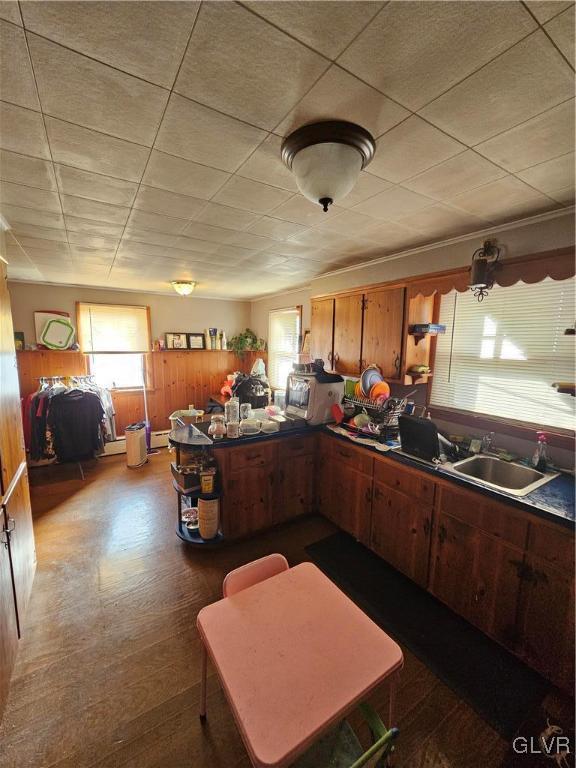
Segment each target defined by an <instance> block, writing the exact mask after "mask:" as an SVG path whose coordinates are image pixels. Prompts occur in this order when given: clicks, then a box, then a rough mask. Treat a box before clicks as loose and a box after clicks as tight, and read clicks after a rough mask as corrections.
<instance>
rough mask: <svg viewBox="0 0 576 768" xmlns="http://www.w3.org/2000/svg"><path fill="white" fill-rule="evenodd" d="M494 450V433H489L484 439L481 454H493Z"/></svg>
mask: <svg viewBox="0 0 576 768" xmlns="http://www.w3.org/2000/svg"><path fill="white" fill-rule="evenodd" d="M493 450H494V432H489V433H488V434H487V435H484V437H483V438H482V445H481V447H480V453H491V452H492V451H493Z"/></svg>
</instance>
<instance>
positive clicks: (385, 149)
mask: <svg viewBox="0 0 576 768" xmlns="http://www.w3.org/2000/svg"><path fill="white" fill-rule="evenodd" d="M464 149H466V147H465V146H464V145H463V144H460V142H459V141H455V140H454V139H451V138H450V136H447V135H446V134H445V133H442V131H439V130H438V128H435V127H434V126H433V125H430V123H427V122H425V121H424V120H422V118H420V117H418V116H417V115H411V117H409V118H408V120H405V121H404V122H403V123H400V125H397V126H396V127H395V128H392V130H391V131H388V133H386V134H385V135H384V136H382V137H381V138H380V139H379V140H378V141H377V142H376V154H375V155H374V159H373V160H372V162H371V163H370V165H369V167H368V172H369V173H372V174H376V176H381V177H382V178H383V179H388V180H389V181H392V182H399V181H404V180H405V179H409V178H411V177H412V176H415V175H416V174H417V173H421V172H422V171H425V170H427V169H428V168H431V167H432V166H433V165H436V164H438V163H441V162H442V161H443V160H447V159H448V158H449V157H453V156H454V155H457V154H458V153H459V152H462V151H464Z"/></svg>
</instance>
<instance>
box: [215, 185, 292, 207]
mask: <svg viewBox="0 0 576 768" xmlns="http://www.w3.org/2000/svg"><path fill="white" fill-rule="evenodd" d="M290 197H292V192H288V191H286V190H284V189H278V188H277V187H270V186H268V185H267V184H261V183H260V182H258V181H252V180H251V179H243V178H242V177H240V176H233V177H232V178H231V179H229V180H228V181H227V182H226V184H224V186H223V187H222V189H221V190H220V191H219V192H218V193H217V194H216V195H214V201H215V202H217V203H223V204H224V205H231V206H232V207H233V208H241V209H242V210H245V211H252V212H253V213H270V211H272V210H273V209H274V208H277V207H278V206H279V205H281V204H282V203H284V202H285V201H286V200H288V199H289V198H290Z"/></svg>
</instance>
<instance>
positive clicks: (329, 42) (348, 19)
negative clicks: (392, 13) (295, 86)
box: [244, 0, 385, 59]
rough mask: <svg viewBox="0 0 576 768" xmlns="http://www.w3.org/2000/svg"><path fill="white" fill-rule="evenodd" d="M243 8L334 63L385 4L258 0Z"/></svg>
mask: <svg viewBox="0 0 576 768" xmlns="http://www.w3.org/2000/svg"><path fill="white" fill-rule="evenodd" d="M244 5H245V6H247V7H248V8H250V9H251V10H253V11H254V13H257V14H258V15H259V16H262V17H263V18H265V19H267V20H268V21H270V22H271V23H272V24H274V25H275V26H276V27H279V28H280V29H282V30H284V31H285V32H288V34H290V35H292V36H293V37H296V38H297V39H298V40H301V41H302V42H303V43H305V44H306V45H308V46H309V47H310V48H313V49H314V50H315V51H318V53H321V54H322V55H323V56H327V57H328V58H329V59H335V58H336V57H337V56H338V55H339V54H340V53H342V51H343V50H344V48H346V46H347V45H348V44H349V43H351V42H352V40H353V39H354V38H355V37H356V35H357V34H358V33H359V32H360V31H361V30H362V29H363V27H365V26H366V24H368V22H369V21H370V20H371V19H372V18H374V16H375V15H376V14H377V13H378V11H379V10H380V9H381V8H382V6H383V5H385V3H383V2H355V3H353V4H352V3H350V2H329V3H326V2H325V3H319V2H310V1H309V0H308V1H307V0H305V1H304V2H287V3H279V2H275V0H258V2H252V1H250V2H246V3H244Z"/></svg>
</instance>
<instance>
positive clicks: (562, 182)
mask: <svg viewBox="0 0 576 768" xmlns="http://www.w3.org/2000/svg"><path fill="white" fill-rule="evenodd" d="M516 175H517V176H519V177H520V178H521V179H523V181H525V182H526V183H528V184H530V186H531V187H535V188H536V189H538V190H540V191H541V192H545V193H548V192H553V191H554V190H558V189H563V188H564V187H573V186H574V183H575V179H574V152H570V153H569V154H567V155H562V156H561V157H555V158H554V159H553V160H547V161H546V162H545V163H539V164H538V165H533V166H532V167H531V168H526V170H525V171H518V172H517V173H516Z"/></svg>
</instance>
